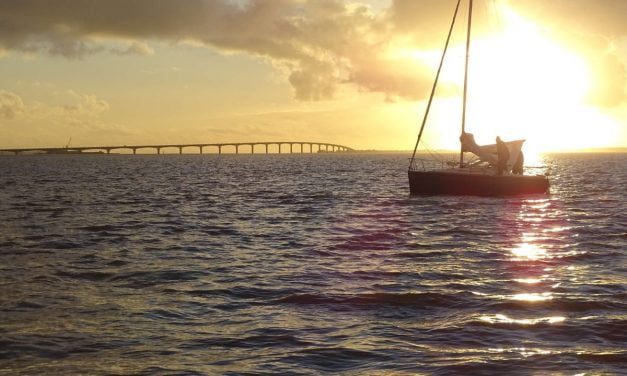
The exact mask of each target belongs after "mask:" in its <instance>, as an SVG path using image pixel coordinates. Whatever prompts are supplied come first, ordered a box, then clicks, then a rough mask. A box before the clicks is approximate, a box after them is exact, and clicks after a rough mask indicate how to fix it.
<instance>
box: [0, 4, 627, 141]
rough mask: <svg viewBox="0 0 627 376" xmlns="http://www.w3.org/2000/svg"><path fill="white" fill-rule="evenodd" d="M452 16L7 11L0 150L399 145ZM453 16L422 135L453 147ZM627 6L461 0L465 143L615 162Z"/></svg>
mask: <svg viewBox="0 0 627 376" xmlns="http://www.w3.org/2000/svg"><path fill="white" fill-rule="evenodd" d="M455 4H456V0H387V1H386V0H381V1H377V0H368V1H366V0H177V1H170V0H100V1H98V0H67V1H49V0H4V1H2V2H0V71H1V72H2V75H0V147H4V148H9V147H30V146H59V147H60V146H64V145H65V144H66V143H67V140H68V138H69V137H72V145H73V146H85V145H103V144H128V145H131V144H147V143H194V142H197V143H200V142H202V143H211V142H245V141H273V140H286V141H287V140H294V141H298V140H303V141H322V142H332V143H338V144H344V145H348V146H351V147H354V148H362V149H394V150H407V149H411V148H412V147H413V144H414V142H415V137H416V135H417V131H418V128H419V125H420V122H421V120H422V116H423V112H424V108H425V100H426V98H427V97H428V94H429V90H430V87H431V84H432V82H433V78H434V74H435V70H436V68H437V63H438V59H439V55H440V53H441V48H442V46H443V43H444V39H445V37H446V32H447V31H448V26H449V23H450V19H451V17H452V12H453V9H454V6H455ZM466 11H467V10H466V8H465V7H464V8H463V9H462V10H461V14H460V17H461V18H460V21H459V23H458V25H457V28H456V30H455V33H454V36H453V41H452V46H451V50H450V53H449V56H448V58H447V61H446V64H445V66H444V71H443V76H442V82H441V83H442V85H441V89H440V90H439V91H438V96H437V100H436V102H435V103H434V108H433V114H432V115H433V116H432V117H431V118H430V121H429V123H428V124H427V131H426V134H425V135H426V139H425V140H426V142H427V145H428V146H429V147H430V148H432V149H437V148H451V149H456V148H458V136H459V129H460V128H459V127H460V125H459V124H460V120H459V119H460V116H461V115H460V110H461V104H460V103H461V100H460V94H461V83H462V80H463V55H464V51H463V41H464V27H465V25H464V22H465V19H464V17H465V14H466ZM625 14H627V1H625V0H551V1H546V0H475V16H474V28H473V42H472V49H471V63H470V64H471V65H470V76H469V98H470V99H469V109H468V121H467V131H469V132H472V133H474V134H475V136H476V139H477V141H478V142H479V143H492V142H493V140H494V137H495V136H496V135H497V134H498V135H500V136H501V137H502V138H504V139H513V138H525V139H527V144H528V145H529V147H531V148H533V149H534V150H564V149H579V148H596V147H627V94H626V93H627V91H626V82H627V81H626V69H625V64H627V22H624V21H625V20H624V15H625Z"/></svg>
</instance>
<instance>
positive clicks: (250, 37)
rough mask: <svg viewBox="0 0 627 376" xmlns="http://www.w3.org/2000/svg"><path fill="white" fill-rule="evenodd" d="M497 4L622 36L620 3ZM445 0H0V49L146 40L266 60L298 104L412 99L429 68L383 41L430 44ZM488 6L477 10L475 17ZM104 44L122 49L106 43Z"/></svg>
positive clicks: (100, 48) (442, 23) (614, 91)
mask: <svg viewBox="0 0 627 376" xmlns="http://www.w3.org/2000/svg"><path fill="white" fill-rule="evenodd" d="M503 1H504V2H505V3H508V4H509V5H510V6H512V7H514V8H516V9H518V10H519V11H520V12H521V13H523V14H526V15H528V16H529V17H531V18H534V19H539V20H545V22H546V20H550V22H551V23H554V24H556V27H555V30H560V29H563V30H572V31H575V32H576V33H577V34H579V35H580V36H581V38H580V39H582V38H584V39H585V38H589V37H591V36H594V35H602V36H604V38H606V39H607V41H608V42H607V43H611V39H612V38H617V37H619V36H625V35H627V24H626V23H625V22H624V20H623V18H624V16H623V15H624V14H626V13H627V1H624V0H596V1H590V0H553V1H545V0H528V1H524V2H523V1H511V0H503ZM455 3H456V2H455V0H448V1H444V0H420V1H416V0H392V1H391V3H390V6H389V8H387V9H382V10H380V9H379V10H373V9H372V8H370V7H368V6H366V5H363V4H360V3H359V0H354V1H349V0H247V1H234V0H177V1H171V0H107V1H93V0H72V1H69V0H59V1H49V0H5V1H2V2H0V50H13V51H22V52H27V53H45V54H50V55H56V56H64V57H67V58H81V57H85V56H88V55H90V54H96V53H107V52H108V53H112V54H117V55H126V54H142V55H150V54H152V53H153V52H154V51H153V49H152V48H151V47H150V46H149V45H148V44H147V41H167V42H183V43H190V44H193V45H200V46H205V47H208V48H212V49H217V50H221V51H224V52H231V53H232V52H235V53H246V54H251V55H255V56H260V57H263V58H266V59H268V60H269V61H271V62H272V64H274V65H275V66H276V67H277V68H278V69H280V70H282V71H285V72H286V76H287V77H288V80H289V82H290V83H291V85H292V87H293V88H294V91H295V97H296V98H297V99H300V100H321V99H327V98H332V97H333V96H334V94H335V93H336V92H337V91H338V90H339V88H340V87H341V86H342V85H353V86H355V87H357V88H358V89H360V90H364V91H372V92H381V93H384V94H385V95H386V97H387V98H388V99H394V98H397V97H400V98H407V99H419V98H424V97H425V96H426V95H427V93H428V87H429V85H430V84H431V82H432V74H433V72H432V70H433V69H432V68H429V69H426V67H424V66H416V65H415V62H414V63H412V62H410V61H404V60H402V59H398V58H396V59H391V58H390V57H389V56H388V52H389V49H390V46H392V45H393V44H394V43H395V41H398V40H403V41H405V42H406V43H408V44H409V46H410V47H412V48H425V46H427V47H428V48H439V47H440V45H441V43H442V41H443V38H444V37H445V32H446V28H447V27H448V22H450V16H451V12H452V9H453V7H454V5H455ZM489 11H490V9H488V8H486V7H485V6H478V7H477V14H478V16H480V15H481V13H482V12H483V13H485V12H489ZM558 25H559V26H558ZM478 29H479V33H480V32H481V28H480V27H479V28H478ZM563 30H562V31H563ZM570 34H572V33H570ZM434 35H435V37H434ZM569 38H574V37H572V36H569ZM566 39H568V38H566ZM103 42H104V43H103ZM112 42H115V43H122V44H123V45H124V46H123V47H119V48H118V47H114V48H112V47H110V44H108V43H112ZM606 47H607V44H606V45H605V46H596V47H594V48H593V47H590V48H588V49H587V50H586V55H587V56H588V57H591V58H594V57H596V56H601V55H602V56H603V58H600V59H597V60H596V62H595V63H594V64H595V65H596V66H597V68H598V70H597V74H598V75H601V74H603V73H600V72H603V71H612V72H615V73H617V74H619V76H618V77H621V75H620V72H621V71H624V66H623V65H624V62H623V61H621V60H620V59H618V57H617V56H616V55H615V54H612V53H610V52H607V49H606ZM605 77H607V75H606V76H605ZM599 81H600V82H605V83H606V84H607V85H605V84H604V85H605V86H607V87H605V86H600V87H598V88H597V89H598V90H599V91H600V92H603V93H604V94H603V95H601V96H602V97H603V96H606V97H607V98H605V99H604V100H603V101H601V102H602V103H604V104H608V105H609V104H610V103H616V102H620V101H622V100H623V99H624V98H623V97H622V94H624V93H622V94H621V91H620V90H619V89H620V85H621V84H623V86H624V82H623V81H620V82H614V83H611V82H610V81H611V80H609V79H605V80H603V79H600V80H599ZM608 85H609V86H608ZM608 93H609V94H608ZM606 94H607V95H606Z"/></svg>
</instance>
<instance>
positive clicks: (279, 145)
mask: <svg viewBox="0 0 627 376" xmlns="http://www.w3.org/2000/svg"><path fill="white" fill-rule="evenodd" d="M277 145H278V147H279V154H281V144H280V143H279V144H277Z"/></svg>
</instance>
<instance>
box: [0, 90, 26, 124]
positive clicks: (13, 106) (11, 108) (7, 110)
mask: <svg viewBox="0 0 627 376" xmlns="http://www.w3.org/2000/svg"><path fill="white" fill-rule="evenodd" d="M23 112H24V102H22V98H21V97H20V96H19V95H17V94H15V93H12V92H10V91H5V90H0V118H4V119H13V118H15V117H16V116H18V115H20V114H21V113H23Z"/></svg>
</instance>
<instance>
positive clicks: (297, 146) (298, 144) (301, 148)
mask: <svg viewBox="0 0 627 376" xmlns="http://www.w3.org/2000/svg"><path fill="white" fill-rule="evenodd" d="M272 145H276V146H277V149H278V153H279V154H281V153H282V149H281V147H282V146H286V145H287V146H289V153H290V154H292V153H301V154H302V153H313V152H314V151H315V152H329V153H331V152H334V153H335V152H349V151H353V149H352V148H350V147H348V146H344V145H338V144H331V143H327V142H310V141H270V142H227V143H214V144H156V145H118V146H80V147H79V146H67V147H63V148H46V147H44V148H17V149H0V153H2V152H3V153H13V154H15V155H18V154H22V153H37V152H41V153H45V154H81V153H84V152H87V153H93V152H102V153H107V154H111V151H112V150H131V151H132V152H133V154H137V150H140V149H154V150H155V151H156V154H161V151H162V150H163V149H168V148H175V149H178V152H179V154H183V149H184V148H198V151H199V154H203V153H204V150H205V149H209V150H211V149H213V151H214V152H215V151H217V153H218V154H222V151H223V149H225V148H230V150H231V151H234V152H235V154H240V152H248V153H249V154H255V146H262V147H265V150H264V148H262V151H261V152H262V153H264V151H265V154H269V150H268V148H269V146H272ZM307 146H308V147H307ZM242 149H247V150H242ZM285 152H287V150H285Z"/></svg>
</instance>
